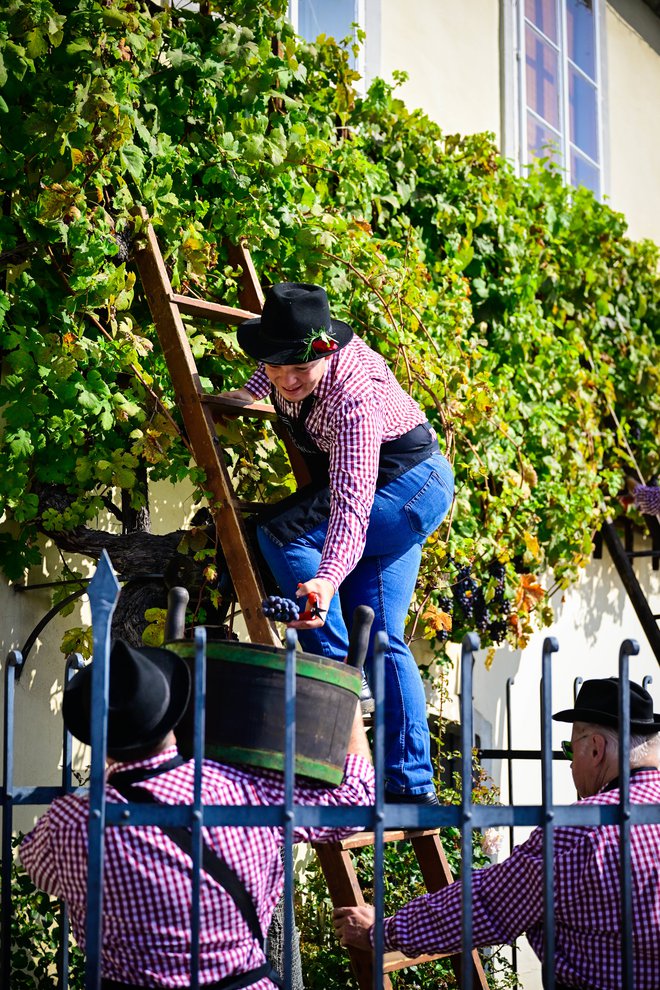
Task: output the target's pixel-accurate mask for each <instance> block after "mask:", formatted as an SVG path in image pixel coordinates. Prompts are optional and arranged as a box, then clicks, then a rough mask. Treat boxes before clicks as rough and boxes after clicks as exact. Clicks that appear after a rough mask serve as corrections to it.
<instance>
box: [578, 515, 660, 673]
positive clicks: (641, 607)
mask: <svg viewBox="0 0 660 990" xmlns="http://www.w3.org/2000/svg"><path fill="white" fill-rule="evenodd" d="M643 518H644V522H645V524H646V529H647V532H648V535H649V536H650V538H651V549H650V550H635V546H634V529H633V526H632V523H631V522H630V520H629V519H624V521H623V525H624V541H623V542H622V540H621V537H620V536H619V533H618V531H617V528H616V526H615V524H614V523H613V522H605V523H604V524H603V526H602V529H601V532H600V535H601V540H602V542H604V543H605V545H606V547H607V549H608V551H609V554H610V557H611V558H612V562H613V564H614V566H615V567H616V569H617V571H618V573H619V577H620V578H621V583H622V584H623V587H624V588H625V590H626V592H627V594H628V597H629V599H630V601H631V604H632V606H633V608H634V609H635V612H636V613H637V618H638V619H639V622H640V625H641V626H642V629H643V630H644V632H645V634H646V638H647V639H648V641H649V646H650V647H651V649H652V651H653V653H654V655H655V658H656V660H657V661H658V663H660V626H659V625H658V620H660V614H659V613H654V612H653V609H652V608H651V605H650V604H649V600H648V598H647V597H646V594H645V593H644V589H643V588H642V586H641V584H640V583H639V580H638V578H637V574H636V573H635V569H634V567H633V564H632V562H633V560H635V559H637V558H640V557H646V558H651V560H652V566H653V570H654V571H657V570H658V568H659V567H660V522H658V518H657V516H646V515H645V516H644V517H643ZM599 555H600V547H599V546H598V544H597V545H596V552H595V553H594V556H595V557H596V558H598V557H599Z"/></svg>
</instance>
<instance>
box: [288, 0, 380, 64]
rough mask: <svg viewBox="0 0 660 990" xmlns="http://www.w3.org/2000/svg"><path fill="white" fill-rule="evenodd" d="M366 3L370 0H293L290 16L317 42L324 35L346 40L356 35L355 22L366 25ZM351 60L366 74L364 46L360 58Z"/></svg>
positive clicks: (299, 29) (296, 26)
mask: <svg viewBox="0 0 660 990" xmlns="http://www.w3.org/2000/svg"><path fill="white" fill-rule="evenodd" d="M365 6H366V0H289V19H290V21H291V24H292V25H293V29H294V30H295V31H296V32H297V33H298V34H299V35H301V36H302V37H303V38H306V39H307V41H315V40H316V38H318V36H319V35H320V34H326V35H328V37H332V38H334V39H335V41H343V40H344V38H347V37H349V36H350V35H353V37H355V27H354V25H355V24H358V25H359V26H360V27H361V28H364V27H365ZM350 62H351V65H352V66H353V68H354V69H357V71H358V72H359V73H360V75H362V76H363V75H364V64H363V63H364V46H361V48H360V52H359V54H358V57H357V59H355V58H354V57H353V55H351V58H350Z"/></svg>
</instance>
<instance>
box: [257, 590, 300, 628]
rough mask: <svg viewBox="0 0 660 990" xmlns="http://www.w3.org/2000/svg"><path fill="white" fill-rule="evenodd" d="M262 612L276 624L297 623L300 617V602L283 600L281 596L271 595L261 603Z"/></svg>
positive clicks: (289, 599)
mask: <svg viewBox="0 0 660 990" xmlns="http://www.w3.org/2000/svg"><path fill="white" fill-rule="evenodd" d="M261 611H262V612H263V613H264V615H265V616H266V617H267V618H269V619H275V621H276V622H295V621H296V620H297V619H298V617H299V616H300V606H299V605H298V602H294V601H292V599H291V598H282V597H281V596H280V595H269V596H268V598H264V600H263V601H262V603H261Z"/></svg>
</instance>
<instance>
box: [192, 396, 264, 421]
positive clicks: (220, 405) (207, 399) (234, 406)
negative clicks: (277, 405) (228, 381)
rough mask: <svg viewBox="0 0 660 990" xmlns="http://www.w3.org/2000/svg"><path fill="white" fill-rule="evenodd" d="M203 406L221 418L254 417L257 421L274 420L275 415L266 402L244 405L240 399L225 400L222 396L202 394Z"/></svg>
mask: <svg viewBox="0 0 660 990" xmlns="http://www.w3.org/2000/svg"><path fill="white" fill-rule="evenodd" d="M200 398H201V401H202V402H203V403H204V405H205V406H210V407H211V412H212V413H217V414H218V415H220V416H222V413H223V412H224V413H227V414H228V415H230V416H256V417H257V419H276V417H277V413H276V412H275V410H274V409H273V407H272V406H271V405H269V403H268V402H250V403H249V404H248V405H245V403H244V402H241V400H240V399H227V398H225V397H224V396H222V395H211V394H210V393H204V394H203V395H201V396H200Z"/></svg>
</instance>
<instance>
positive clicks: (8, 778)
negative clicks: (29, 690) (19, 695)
mask: <svg viewBox="0 0 660 990" xmlns="http://www.w3.org/2000/svg"><path fill="white" fill-rule="evenodd" d="M22 664H23V657H22V655H21V653H20V651H19V650H11V651H10V652H9V653H8V654H7V664H6V667H5V703H4V719H5V738H4V749H3V755H2V781H3V788H4V801H3V806H2V872H3V883H2V890H1V891H0V916H1V918H2V967H1V975H2V986H3V987H9V986H11V983H10V977H11V919H12V896H11V868H12V860H13V853H12V848H11V835H12V829H13V827H14V702H15V697H16V677H17V674H18V673H19V671H20V669H21V666H22Z"/></svg>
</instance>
